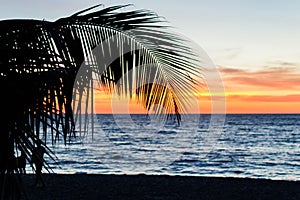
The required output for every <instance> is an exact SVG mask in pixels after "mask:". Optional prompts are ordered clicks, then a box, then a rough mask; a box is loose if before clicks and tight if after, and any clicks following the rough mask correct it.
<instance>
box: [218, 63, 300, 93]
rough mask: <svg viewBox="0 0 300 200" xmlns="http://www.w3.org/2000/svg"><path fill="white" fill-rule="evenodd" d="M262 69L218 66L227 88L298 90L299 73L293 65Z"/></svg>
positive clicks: (282, 64) (299, 83)
mask: <svg viewBox="0 0 300 200" xmlns="http://www.w3.org/2000/svg"><path fill="white" fill-rule="evenodd" d="M284 65H286V64H284V63H281V66H279V67H263V68H262V69H261V70H257V71H251V70H246V69H237V68H232V67H223V66H219V70H220V72H221V74H222V77H223V81H224V83H225V85H227V86H235V87H237V86H245V89H246V88H247V86H251V87H259V88H269V89H274V90H276V89H277V90H291V89H294V90H295V89H299V90H300V72H299V70H297V67H296V66H295V65H293V66H291V63H290V64H289V66H286V67H283V66H284Z"/></svg>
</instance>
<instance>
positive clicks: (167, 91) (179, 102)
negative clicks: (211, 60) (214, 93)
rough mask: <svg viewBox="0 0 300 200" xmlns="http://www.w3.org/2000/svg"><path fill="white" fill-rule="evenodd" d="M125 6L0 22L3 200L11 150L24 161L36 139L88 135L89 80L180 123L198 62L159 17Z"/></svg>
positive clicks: (10, 171) (196, 76) (195, 80)
mask: <svg viewBox="0 0 300 200" xmlns="http://www.w3.org/2000/svg"><path fill="white" fill-rule="evenodd" d="M128 6H129V5H120V6H111V7H106V8H99V7H100V5H97V6H93V7H91V8H88V9H85V10H82V11H80V12H77V13H75V14H73V15H72V16H69V17H65V18H61V19H58V20H56V21H54V22H50V21H40V20H22V19H16V20H3V21H0V84H1V92H2V97H1V105H3V107H4V109H3V111H2V112H3V113H4V115H3V116H5V118H4V119H3V120H1V122H0V123H1V124H0V132H1V134H0V148H1V149H0V163H1V164H0V165H1V166H0V167H1V188H6V189H4V190H2V192H3V191H4V192H5V191H6V192H5V193H3V194H2V197H6V196H5V195H6V194H7V193H8V192H7V191H8V190H9V188H8V189H7V187H8V186H7V184H8V183H7V182H6V181H2V180H5V179H4V178H3V177H5V176H6V175H7V174H14V173H15V171H14V170H13V169H11V168H10V164H9V163H10V162H11V160H12V158H13V153H14V150H16V149H15V148H16V146H17V145H19V146H20V147H21V148H22V149H24V150H25V152H26V155H27V158H28V159H29V157H30V155H31V154H32V150H33V147H34V146H35V144H36V141H37V140H43V142H44V146H46V147H47V145H46V141H47V140H49V139H50V141H52V142H53V143H55V142H56V141H57V140H60V138H63V141H64V142H65V143H67V141H68V139H70V138H72V137H73V136H76V131H77V130H76V124H80V127H84V128H83V129H86V128H87V124H88V123H90V121H89V120H87V116H88V114H89V112H90V111H89V110H88V109H89V108H90V110H91V112H92V110H93V109H92V107H93V105H90V103H89V102H92V99H93V88H94V87H95V86H94V82H93V80H97V83H98V84H99V87H101V88H104V89H105V90H106V91H107V92H116V93H117V94H118V95H119V96H120V97H126V98H132V97H133V96H135V95H136V96H137V99H138V100H139V102H140V103H142V104H144V105H145V108H146V109H148V110H150V108H151V107H152V106H153V105H154V104H158V105H161V106H163V107H164V109H165V110H166V113H175V114H176V115H177V119H178V120H179V121H180V113H182V112H185V109H186V107H188V105H189V103H190V102H189V98H188V97H189V95H190V93H192V92H193V91H195V90H196V89H197V87H198V85H199V80H198V79H199V78H200V77H199V72H198V67H199V63H200V61H199V60H198V58H197V55H196V54H194V53H193V50H192V49H191V48H190V47H189V45H188V42H187V41H185V40H184V39H183V38H182V37H181V36H179V35H177V34H175V33H173V32H171V31H169V30H170V29H169V28H170V27H169V26H168V24H167V23H166V22H165V20H164V19H163V18H161V17H159V16H157V14H155V13H153V12H151V11H148V10H127V11H125V10H124V8H128ZM83 101H84V104H85V105H84V106H83V105H81V102H83ZM83 107H84V108H83ZM159 113H161V109H158V110H156V114H159ZM82 116H85V119H84V120H82V119H81V118H82ZM91 120H92V123H93V119H91ZM80 131H81V128H80ZM48 137H50V138H48ZM47 149H48V156H50V157H52V158H53V159H55V155H54V154H52V153H51V149H49V148H47ZM32 167H33V166H32ZM46 169H47V170H51V167H50V165H49V163H46Z"/></svg>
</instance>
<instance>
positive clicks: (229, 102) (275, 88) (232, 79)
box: [95, 67, 300, 113]
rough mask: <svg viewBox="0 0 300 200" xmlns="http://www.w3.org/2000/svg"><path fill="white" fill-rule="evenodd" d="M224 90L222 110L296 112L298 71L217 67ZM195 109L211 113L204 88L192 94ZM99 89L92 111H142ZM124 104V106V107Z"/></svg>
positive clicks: (299, 97)
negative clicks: (119, 101) (223, 108)
mask: <svg viewBox="0 0 300 200" xmlns="http://www.w3.org/2000/svg"><path fill="white" fill-rule="evenodd" d="M219 71H220V72H221V75H222V78H223V84H224V88H225V91H226V93H225V94H226V95H225V96H226V102H225V104H226V113H300V92H299V91H300V79H299V77H300V72H299V71H297V68H265V69H262V70H260V71H247V70H241V69H233V68H225V67H220V68H219ZM195 95H196V96H197V98H198V105H199V109H198V108H196V109H191V110H190V111H189V112H190V113H211V112H212V106H213V105H212V101H211V94H209V92H208V90H207V89H206V91H203V88H202V91H201V93H200V92H199V93H198V94H195ZM111 102H112V100H111V97H110V96H109V95H107V94H104V93H101V94H98V95H96V97H95V106H96V108H95V111H96V113H123V112H124V110H125V112H129V113H146V112H147V111H146V110H145V108H144V107H143V106H142V105H138V104H137V103H136V102H135V101H131V102H130V103H129V104H128V102H127V103H126V102H125V103H122V102H121V103H117V104H116V103H113V104H114V109H112V103H111ZM124 107H125V108H124Z"/></svg>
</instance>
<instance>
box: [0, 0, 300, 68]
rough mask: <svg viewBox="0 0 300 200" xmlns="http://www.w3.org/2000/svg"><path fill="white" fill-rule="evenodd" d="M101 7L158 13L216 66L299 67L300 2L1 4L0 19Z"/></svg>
mask: <svg viewBox="0 0 300 200" xmlns="http://www.w3.org/2000/svg"><path fill="white" fill-rule="evenodd" d="M100 3H102V4H104V5H105V6H109V5H115V4H128V3H132V4H134V5H135V7H136V8H146V9H150V10H152V11H155V12H157V13H158V14H159V15H161V16H164V17H165V18H166V19H167V20H168V21H170V23H171V24H172V25H173V26H175V27H176V28H177V29H178V32H180V33H182V34H184V35H185V36H187V37H188V38H190V39H191V40H193V41H195V42H196V43H197V44H198V45H199V46H201V47H202V48H203V49H204V50H205V51H206V52H207V53H208V55H209V56H210V57H211V58H212V60H213V61H214V62H215V63H216V64H217V65H221V66H230V67H235V68H245V69H260V68H262V67H265V66H266V65H268V66H271V67H272V66H274V67H276V65H277V64H278V63H283V62H289V63H298V62H300V61H299V57H300V48H299V46H300V37H299V35H300V26H299V24H300V12H299V10H300V1H296V0H289V1H284V0H277V1H276V0H273V1H271V0H262V1H259V0H252V1H242V0H226V1H224V0H211V1H208V0H206V1H202V0H186V1H178V2H176V1H171V0H164V1H163V0H152V1H146V0H132V1H125V0H114V1H112V0H111V1H108V0H102V1H98V0H85V1H82V0H44V1H38V0H27V1H23V0H1V7H0V19H8V18H35V19H45V20H55V19H57V18H60V17H63V16H67V15H71V14H72V13H74V12H76V11H78V10H81V9H84V8H87V7H89V6H93V5H95V4H100Z"/></svg>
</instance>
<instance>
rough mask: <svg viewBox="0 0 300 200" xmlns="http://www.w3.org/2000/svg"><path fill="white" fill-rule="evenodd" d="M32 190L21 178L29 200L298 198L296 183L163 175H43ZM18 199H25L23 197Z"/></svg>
mask: <svg viewBox="0 0 300 200" xmlns="http://www.w3.org/2000/svg"><path fill="white" fill-rule="evenodd" d="M43 177H44V180H45V183H46V187H44V188H36V187H34V186H32V184H33V183H34V175H24V176H23V178H22V180H23V183H24V186H25V187H24V190H25V193H26V196H27V197H28V199H29V200H36V199H38V200H42V199H43V200H62V199H64V200H68V199H70V200H71V199H72V200H74V199H89V200H91V199H114V200H115V199H149V200H150V199H151V200H153V199H163V200H164V199H206V200H207V199H252V200H253V199H281V200H288V199H294V200H299V199H300V182H299V181H275V180H263V179H246V178H214V177H191V176H165V175H96V174H72V175H71V174H44V175H43ZM22 199H26V198H25V196H24V194H23V195H22Z"/></svg>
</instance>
